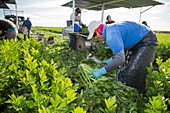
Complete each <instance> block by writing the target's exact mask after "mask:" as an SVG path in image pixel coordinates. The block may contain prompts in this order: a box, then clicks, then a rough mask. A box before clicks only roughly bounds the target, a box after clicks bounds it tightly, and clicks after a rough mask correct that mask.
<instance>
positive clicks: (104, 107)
mask: <svg viewBox="0 0 170 113" xmlns="http://www.w3.org/2000/svg"><path fill="white" fill-rule="evenodd" d="M33 29H34V30H35V31H37V32H42V33H44V34H45V37H49V36H51V35H52V36H55V43H54V44H53V45H47V46H45V45H44V42H43V41H39V42H37V41H36V40H35V39H34V38H30V39H27V40H26V41H24V40H23V35H22V34H19V37H21V40H18V41H17V42H13V41H1V42H0V112H2V113H168V112H170V34H161V33H157V36H158V43H159V45H158V49H157V54H156V58H155V61H154V63H153V64H151V66H150V67H148V75H147V80H146V84H147V92H146V95H144V96H143V95H142V94H140V93H138V91H137V90H136V89H134V88H132V87H128V86H126V85H124V84H123V83H121V82H118V81H116V73H117V70H115V71H112V72H110V73H108V74H106V75H104V76H102V77H100V78H99V79H97V80H90V82H89V81H86V80H85V79H84V78H83V76H84V75H83V74H84V73H83V72H82V70H81V69H80V68H79V65H80V64H87V65H88V66H90V67H91V68H93V69H95V68H96V67H99V68H100V65H98V64H96V63H94V62H93V61H91V60H89V61H87V60H86V56H87V55H88V54H89V53H92V54H94V55H95V56H96V57H97V58H98V59H100V60H104V59H107V58H109V57H111V56H112V53H111V51H110V50H108V49H107V50H106V49H104V44H103V43H101V44H100V47H97V48H96V49H94V50H86V51H83V52H77V51H74V50H70V48H69V44H68V40H63V37H61V28H43V27H40V28H39V27H35V28H33Z"/></svg>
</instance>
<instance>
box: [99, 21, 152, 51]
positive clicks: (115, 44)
mask: <svg viewBox="0 0 170 113" xmlns="http://www.w3.org/2000/svg"><path fill="white" fill-rule="evenodd" d="M149 31H151V30H150V29H149V28H148V27H146V26H144V25H142V24H139V23H136V22H132V21H123V22H120V23H114V24H111V25H104V28H103V31H102V37H103V38H104V39H105V41H106V44H107V45H108V46H109V47H110V48H111V50H112V52H113V54H117V53H118V52H120V51H121V50H123V49H126V50H128V49H130V48H132V47H134V46H135V45H136V44H137V43H138V42H140V41H141V40H142V39H143V38H144V37H145V35H146V34H147V33H148V32H149Z"/></svg>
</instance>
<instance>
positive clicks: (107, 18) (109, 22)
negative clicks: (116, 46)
mask: <svg viewBox="0 0 170 113" xmlns="http://www.w3.org/2000/svg"><path fill="white" fill-rule="evenodd" d="M105 23H106V24H112V23H115V21H113V20H112V18H111V16H110V15H108V16H107V17H106V22H105Z"/></svg>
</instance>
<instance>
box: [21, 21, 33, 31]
mask: <svg viewBox="0 0 170 113" xmlns="http://www.w3.org/2000/svg"><path fill="white" fill-rule="evenodd" d="M23 25H24V26H26V27H27V28H28V29H31V27H32V23H31V21H27V20H24V22H23Z"/></svg>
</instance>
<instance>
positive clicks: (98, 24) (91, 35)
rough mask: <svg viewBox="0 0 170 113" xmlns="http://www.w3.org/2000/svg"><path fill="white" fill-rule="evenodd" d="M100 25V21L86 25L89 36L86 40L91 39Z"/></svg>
mask: <svg viewBox="0 0 170 113" xmlns="http://www.w3.org/2000/svg"><path fill="white" fill-rule="evenodd" d="M100 24H102V22H101V21H96V20H94V21H91V22H90V24H89V25H88V31H89V36H88V37H87V39H88V40H90V39H91V38H93V34H94V31H95V29H96V28H98V27H99V26H100Z"/></svg>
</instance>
